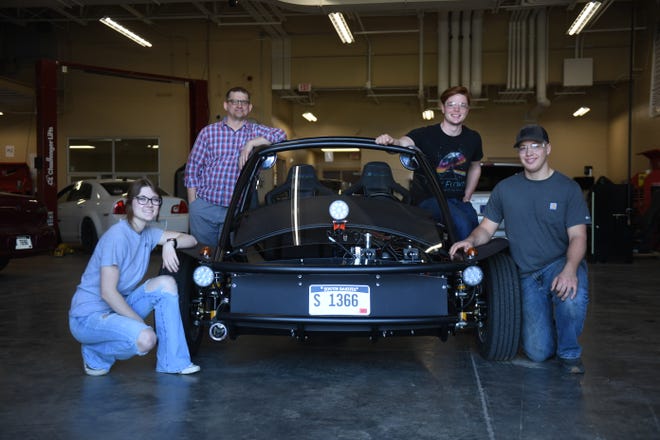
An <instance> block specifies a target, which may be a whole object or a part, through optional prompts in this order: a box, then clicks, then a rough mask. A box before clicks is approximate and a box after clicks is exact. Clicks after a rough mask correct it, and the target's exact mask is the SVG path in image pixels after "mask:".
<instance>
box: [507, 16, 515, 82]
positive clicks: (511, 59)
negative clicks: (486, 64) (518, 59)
mask: <svg viewBox="0 0 660 440" xmlns="http://www.w3.org/2000/svg"><path fill="white" fill-rule="evenodd" d="M517 14H518V11H513V14H511V15H512V17H511V18H510V19H509V40H508V41H509V47H508V54H509V57H508V58H509V59H508V63H507V69H506V88H507V90H511V89H513V63H514V61H515V57H514V56H513V53H514V51H513V47H514V45H513V43H514V38H513V23H514V21H515V17H516V15H517Z"/></svg>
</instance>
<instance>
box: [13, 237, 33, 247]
mask: <svg viewBox="0 0 660 440" xmlns="http://www.w3.org/2000/svg"><path fill="white" fill-rule="evenodd" d="M23 249H32V238H30V236H29V235H19V236H18V237H16V250H17V251H20V250H23Z"/></svg>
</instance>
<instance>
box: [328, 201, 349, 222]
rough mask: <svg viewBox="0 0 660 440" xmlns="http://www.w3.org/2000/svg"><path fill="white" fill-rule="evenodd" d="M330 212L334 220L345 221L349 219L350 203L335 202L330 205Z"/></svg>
mask: <svg viewBox="0 0 660 440" xmlns="http://www.w3.org/2000/svg"><path fill="white" fill-rule="evenodd" d="M328 211H329V212H330V217H332V219H333V220H337V221H340V220H344V219H345V218H346V217H348V211H349V209H348V203H346V202H344V201H343V200H335V201H334V202H332V203H331V204H330V207H329V208H328Z"/></svg>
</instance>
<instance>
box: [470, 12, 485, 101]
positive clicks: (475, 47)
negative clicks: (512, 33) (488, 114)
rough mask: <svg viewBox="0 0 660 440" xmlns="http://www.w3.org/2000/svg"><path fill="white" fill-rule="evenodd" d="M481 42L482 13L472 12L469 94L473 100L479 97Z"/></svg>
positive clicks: (480, 84) (480, 86)
mask: <svg viewBox="0 0 660 440" xmlns="http://www.w3.org/2000/svg"><path fill="white" fill-rule="evenodd" d="M482 40H483V11H473V12H472V38H470V41H471V42H472V62H471V64H472V73H471V76H470V78H471V82H470V93H471V94H472V97H473V98H480V97H481V88H482V71H481V65H482V61H481V55H482V54H481V52H482V50H483V49H482Z"/></svg>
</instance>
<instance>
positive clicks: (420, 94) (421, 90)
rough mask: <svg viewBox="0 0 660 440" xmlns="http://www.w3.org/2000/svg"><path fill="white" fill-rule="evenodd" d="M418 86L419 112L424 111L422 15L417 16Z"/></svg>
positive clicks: (421, 13)
mask: <svg viewBox="0 0 660 440" xmlns="http://www.w3.org/2000/svg"><path fill="white" fill-rule="evenodd" d="M418 19H419V84H418V88H417V97H418V98H419V107H420V111H424V110H426V103H425V102H424V13H423V12H420V13H419V16H418Z"/></svg>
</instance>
